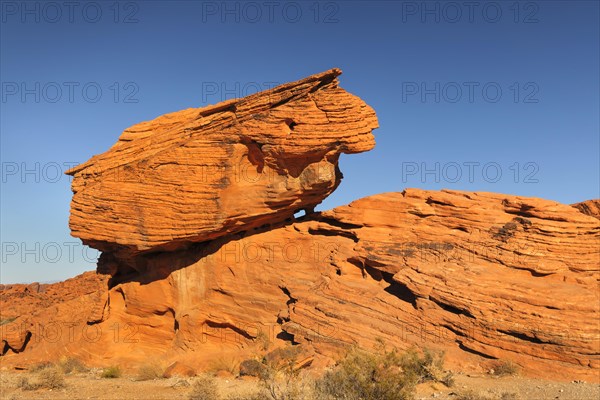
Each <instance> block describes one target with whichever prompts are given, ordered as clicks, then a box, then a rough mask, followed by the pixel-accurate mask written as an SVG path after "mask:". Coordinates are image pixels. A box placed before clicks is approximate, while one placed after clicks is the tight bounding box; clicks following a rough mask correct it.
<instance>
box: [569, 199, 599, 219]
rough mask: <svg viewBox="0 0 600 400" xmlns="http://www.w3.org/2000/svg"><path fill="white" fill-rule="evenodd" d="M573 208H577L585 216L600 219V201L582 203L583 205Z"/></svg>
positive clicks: (578, 204) (576, 205) (579, 204)
mask: <svg viewBox="0 0 600 400" xmlns="http://www.w3.org/2000/svg"><path fill="white" fill-rule="evenodd" d="M573 207H576V208H577V209H579V210H580V211H581V212H582V213H584V214H587V215H591V216H592V217H596V218H598V219H600V199H596V200H587V201H582V202H581V203H577V204H573Z"/></svg>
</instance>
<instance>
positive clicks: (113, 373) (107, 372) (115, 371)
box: [100, 365, 121, 379]
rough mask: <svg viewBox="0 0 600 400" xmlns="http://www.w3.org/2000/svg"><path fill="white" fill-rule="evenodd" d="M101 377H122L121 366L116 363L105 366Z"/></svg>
mask: <svg viewBox="0 0 600 400" xmlns="http://www.w3.org/2000/svg"><path fill="white" fill-rule="evenodd" d="M100 377H102V378H107V379H113V378H120V377H121V368H119V367H118V366H116V365H113V366H111V367H107V368H104V369H103V370H102V373H101V374H100Z"/></svg>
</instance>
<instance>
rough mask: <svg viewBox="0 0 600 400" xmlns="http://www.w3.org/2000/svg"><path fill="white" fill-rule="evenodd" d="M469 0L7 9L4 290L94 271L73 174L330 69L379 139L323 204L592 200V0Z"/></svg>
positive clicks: (595, 18)
mask: <svg viewBox="0 0 600 400" xmlns="http://www.w3.org/2000/svg"><path fill="white" fill-rule="evenodd" d="M465 3H468V2H450V3H448V2H441V1H440V2H436V1H426V2H422V1H418V2H410V1H408V2H406V1H405V2H403V1H397V2H395V1H337V2H336V1H321V2H315V1H297V2H280V1H273V2H262V1H258V2H250V3H247V2H228V3H227V5H226V6H225V7H224V6H223V2H221V1H217V2H210V1H209V2H201V1H197V2H193V1H168V2H167V1H137V2H135V1H133V2H126V1H125V2H119V3H118V7H115V5H114V4H115V2H114V1H113V0H110V1H96V2H85V1H84V2H75V5H74V6H72V8H69V7H68V6H66V5H64V3H63V2H55V3H50V5H47V3H46V2H37V1H26V2H23V1H18V2H12V1H2V9H1V12H2V16H1V18H2V20H1V39H0V44H1V54H0V55H1V60H0V66H1V71H0V73H1V81H2V99H1V103H0V106H1V115H0V119H1V122H0V124H1V125H0V127H1V156H2V193H1V202H2V210H1V234H2V238H1V242H2V260H1V261H2V269H1V273H0V279H1V282H2V283H11V282H29V281H48V280H61V279H65V278H68V277H70V276H74V275H76V274H78V273H80V272H82V271H84V270H90V269H93V268H94V259H95V257H96V256H97V253H96V252H95V251H88V252H87V253H84V249H83V248H82V246H81V245H80V244H79V240H78V239H74V238H72V237H71V236H70V235H69V229H68V225H67V224H68V215H69V202H70V198H71V191H70V187H69V179H68V177H66V176H62V175H57V174H60V173H61V172H63V171H64V170H65V169H66V168H67V167H68V165H69V164H73V163H81V162H84V161H86V160H87V159H88V158H89V157H91V156H92V155H94V154H97V153H101V152H103V151H105V150H107V149H108V148H109V147H110V146H111V145H112V144H113V143H114V142H115V140H116V139H117V137H118V136H119V134H120V133H121V131H122V130H123V129H125V128H127V127H129V126H131V125H133V124H135V123H137V122H140V121H144V120H148V119H152V118H154V117H156V116H158V115H161V114H164V113H167V112H171V111H176V110H180V109H184V108H188V107H200V106H203V105H207V104H211V103H216V102H218V101H220V100H223V99H225V98H230V97H238V96H240V95H242V96H243V95H245V94H248V93H252V92H254V91H256V90H257V89H258V88H259V87H261V88H267V87H268V86H270V85H272V84H273V82H278V83H283V82H287V81H292V80H296V79H299V78H302V77H305V76H307V75H310V74H313V73H316V72H320V71H323V70H326V69H329V68H332V67H339V68H341V69H342V70H343V72H344V74H343V75H342V76H341V77H340V79H341V85H342V87H344V88H345V89H346V90H348V91H350V92H351V93H354V94H356V95H358V96H360V97H362V98H363V99H364V100H365V101H366V102H367V103H368V104H370V105H371V106H373V107H374V108H375V110H376V111H377V114H378V116H379V121H380V125H381V128H379V129H378V130H376V131H375V136H376V139H377V147H376V148H375V149H374V150H373V151H371V152H369V153H366V154H360V155H349V156H342V159H341V168H342V171H343V173H344V176H345V178H344V181H343V182H342V185H341V186H340V187H339V189H338V190H337V191H336V192H335V193H334V194H333V195H332V196H331V197H330V198H328V199H327V200H326V201H325V202H324V203H323V204H322V206H321V209H327V208H331V207H334V206H337V205H341V204H345V203H348V202H350V201H352V200H353V199H357V198H360V197H364V196H368V195H371V194H375V193H380V192H388V191H402V190H403V189H404V188H406V187H420V188H425V189H441V188H451V189H460V190H470V191H493V192H502V193H510V194H518V195H523V196H536V197H543V198H548V199H552V200H557V201H560V202H564V203H573V202H578V201H582V200H585V199H590V198H597V197H600V195H599V172H598V171H599V153H600V143H599V136H600V133H599V131H600V127H599V92H600V88H599V70H600V66H599V48H600V45H599V36H600V33H599V28H598V24H599V7H598V4H599V3H598V2H597V1H537V2H518V3H517V2H515V1H497V2H487V1H479V2H476V4H475V5H473V6H468V5H465ZM98 90H100V91H101V93H99V92H98ZM423 170H431V171H433V172H430V173H427V174H422V172H423ZM436 170H437V175H439V176H436V172H435V171H436ZM28 171H29V172H28ZM517 172H518V173H517ZM459 173H460V175H458V174H459ZM498 173H501V176H500V175H498ZM469 175H471V176H469Z"/></svg>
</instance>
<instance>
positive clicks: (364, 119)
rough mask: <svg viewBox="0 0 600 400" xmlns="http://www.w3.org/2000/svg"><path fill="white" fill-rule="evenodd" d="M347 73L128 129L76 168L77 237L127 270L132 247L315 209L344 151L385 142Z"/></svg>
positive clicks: (336, 175) (166, 244)
mask: <svg viewBox="0 0 600 400" xmlns="http://www.w3.org/2000/svg"><path fill="white" fill-rule="evenodd" d="M340 73H341V71H340V70H338V69H332V70H329V71H326V72H323V73H321V74H317V75H313V76H310V77H308V78H306V79H303V80H300V81H297V82H293V83H288V84H284V85H281V86H278V87H276V88H274V89H272V90H268V91H265V92H260V93H257V94H254V95H251V96H248V97H246V98H243V99H239V100H237V99H233V100H229V101H226V102H223V103H219V104H217V105H214V106H208V107H204V108H190V109H187V110H182V111H178V112H174V113H170V114H166V115H163V116H161V117H158V118H156V119H154V120H152V121H147V122H142V123H140V124H137V125H135V126H133V127H131V128H128V129H126V130H125V131H124V132H123V133H122V135H121V137H120V138H119V140H118V141H117V143H116V144H115V145H114V146H113V147H112V148H111V149H110V150H108V151H107V152H106V153H103V154H100V155H97V156H94V157H92V158H91V159H90V160H89V161H88V162H86V163H84V164H81V165H79V166H77V167H75V168H73V169H71V170H69V171H68V172H67V173H68V174H70V175H72V176H73V182H72V190H73V200H72V203H71V217H70V221H69V225H70V228H71V231H72V234H73V236H76V237H78V238H81V240H82V241H83V242H84V243H85V244H88V245H90V246H91V247H94V248H96V249H99V250H101V251H103V252H106V253H111V254H114V253H119V255H118V258H119V259H120V262H121V268H124V266H123V264H124V259H125V258H126V256H127V255H131V254H137V253H139V252H144V251H165V250H173V249H176V248H180V247H185V246H187V245H189V244H190V243H195V242H203V241H207V240H212V239H215V238H217V237H220V236H223V235H229V234H231V233H235V232H241V231H249V230H252V229H254V228H258V227H260V226H263V225H266V224H272V223H275V222H281V221H284V220H285V219H288V218H290V217H292V216H293V214H294V213H295V212H297V211H299V210H312V209H313V208H314V207H315V206H316V205H317V204H319V203H320V202H321V201H322V200H323V199H324V198H325V197H327V196H328V195H329V194H330V193H331V192H333V190H335V188H336V187H337V186H338V185H339V183H340V180H341V177H342V175H341V173H340V171H339V169H338V166H337V163H338V158H339V155H340V153H359V152H363V151H367V150H370V149H371V148H373V146H374V145H375V141H374V138H373V135H372V134H371V131H372V130H373V129H375V128H377V126H378V124H377V117H376V115H375V112H374V111H373V109H372V108H371V107H369V106H368V105H366V104H365V103H364V102H363V101H362V100H360V99H359V98H358V97H356V96H353V95H351V94H349V93H348V92H346V91H344V90H343V89H341V88H340V87H338V80H337V76H338V75H339V74H340ZM105 257H107V258H108V259H107V260H106V264H107V265H110V264H111V263H112V259H110V257H108V256H105ZM103 261H104V260H103ZM129 267H131V268H133V269H141V268H143V266H140V265H135V264H133V263H132V264H131V265H130V266H129ZM109 268H110V267H109Z"/></svg>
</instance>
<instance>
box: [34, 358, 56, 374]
mask: <svg viewBox="0 0 600 400" xmlns="http://www.w3.org/2000/svg"><path fill="white" fill-rule="evenodd" d="M53 366H54V364H52V363H51V362H50V361H43V362H40V363H37V364H34V365H32V366H31V367H30V368H29V372H33V373H36V372H40V371H41V370H43V369H46V368H51V367H53Z"/></svg>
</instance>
